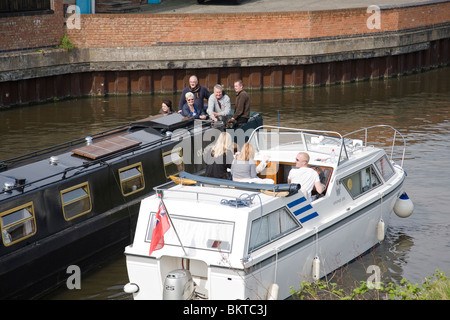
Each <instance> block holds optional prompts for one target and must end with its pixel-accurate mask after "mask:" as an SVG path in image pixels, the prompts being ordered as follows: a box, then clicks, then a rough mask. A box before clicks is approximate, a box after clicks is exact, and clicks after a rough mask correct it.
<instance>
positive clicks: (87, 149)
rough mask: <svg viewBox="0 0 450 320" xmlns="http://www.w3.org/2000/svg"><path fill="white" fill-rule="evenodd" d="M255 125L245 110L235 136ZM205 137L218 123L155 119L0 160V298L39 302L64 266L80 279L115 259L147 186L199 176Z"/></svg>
mask: <svg viewBox="0 0 450 320" xmlns="http://www.w3.org/2000/svg"><path fill="white" fill-rule="evenodd" d="M260 125H262V117H261V116H260V115H259V114H258V113H256V112H252V114H251V118H250V120H249V122H248V123H247V124H246V125H244V126H245V127H242V128H239V129H238V130H240V129H241V130H242V131H240V132H241V133H242V132H244V133H245V132H249V131H251V129H254V128H256V127H258V126H260ZM212 130H219V131H220V130H222V131H223V130H225V127H224V124H213V123H212V122H211V121H208V120H206V121H198V120H193V119H185V118H182V116H181V115H179V114H171V115H168V116H163V117H161V116H155V117H152V118H148V119H143V120H142V121H139V122H136V123H132V124H129V125H126V126H122V127H119V128H114V129H111V130H108V131H106V132H102V133H99V134H96V135H92V136H91V137H87V138H82V139H78V140H74V141H70V142H67V143H64V144H61V145H57V146H54V147H50V148H46V149H43V150H40V151H37V152H33V153H30V154H27V155H24V156H20V157H16V158H13V159H9V160H4V161H2V162H0V228H1V239H2V241H1V243H0V299H33V298H38V297H40V296H42V295H43V294H45V293H47V292H48V291H49V290H52V289H54V288H56V287H57V286H59V285H61V284H63V283H65V282H66V280H67V279H68V277H69V276H70V274H69V273H68V267H69V266H72V265H75V266H78V267H79V268H80V270H81V272H82V273H85V272H87V271H89V270H90V269H92V268H93V267H95V266H97V265H98V264H99V263H101V262H102V261H105V260H106V259H107V258H108V257H110V256H111V255H113V254H116V253H119V252H123V248H124V247H125V246H127V245H128V244H130V243H131V242H132V239H133V235H134V231H135V227H136V221H137V214H138V210H139V204H140V201H141V200H142V199H143V198H145V197H147V196H148V195H149V194H150V193H152V192H153V187H154V186H157V185H160V184H162V183H165V182H167V181H168V180H169V179H170V176H171V175H176V174H177V173H179V172H180V171H187V172H190V173H201V172H202V170H204V162H203V161H202V150H203V148H204V147H205V146H206V145H208V144H209V143H211V141H213V140H208V139H205V137H207V136H209V137H210V138H211V137H212V136H213V133H212ZM236 132H237V130H236ZM235 137H236V136H235ZM210 138H209V139H210ZM205 140H208V141H205Z"/></svg>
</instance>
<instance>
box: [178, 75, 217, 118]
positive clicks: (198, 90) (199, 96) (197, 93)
mask: <svg viewBox="0 0 450 320" xmlns="http://www.w3.org/2000/svg"><path fill="white" fill-rule="evenodd" d="M189 91H190V92H192V93H193V94H194V99H195V104H196V105H199V106H202V109H203V111H204V112H205V113H206V109H208V105H206V108H205V106H204V105H205V101H204V100H206V101H208V98H209V96H210V95H211V94H210V93H209V91H208V89H206V88H205V87H204V86H201V85H200V84H199V83H198V78H197V76H190V78H189V86H188V87H187V88H184V89H183V92H182V93H181V97H180V103H179V104H178V112H181V109H182V108H183V105H184V104H185V103H186V93H187V92H189Z"/></svg>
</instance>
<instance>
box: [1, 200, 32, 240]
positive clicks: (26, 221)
mask: <svg viewBox="0 0 450 320" xmlns="http://www.w3.org/2000/svg"><path fill="white" fill-rule="evenodd" d="M0 217H1V219H0V223H1V228H2V239H3V244H4V245H5V246H10V245H12V244H14V243H16V242H18V241H21V240H23V239H26V238H28V237H31V236H32V235H34V234H35V233H36V220H35V217H34V206H33V202H30V203H27V204H25V205H22V206H20V207H16V208H14V209H11V210H8V211H5V212H2V213H0Z"/></svg>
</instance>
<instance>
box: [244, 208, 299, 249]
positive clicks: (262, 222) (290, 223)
mask: <svg viewBox="0 0 450 320" xmlns="http://www.w3.org/2000/svg"><path fill="white" fill-rule="evenodd" d="M298 228H301V226H300V225H299V224H298V223H297V222H296V220H295V219H294V218H293V217H292V216H291V214H290V213H289V212H288V210H287V209H286V207H282V208H280V209H277V210H275V211H273V212H271V213H269V214H267V215H265V216H263V217H261V218H258V219H256V220H254V221H253V222H252V227H251V230H250V243H249V252H250V251H252V250H254V249H256V248H258V247H261V246H263V245H265V244H267V243H269V242H271V241H273V240H276V239H278V238H280V237H282V236H283V235H285V234H287V233H290V232H291V231H293V230H296V229H298Z"/></svg>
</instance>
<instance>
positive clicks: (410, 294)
mask: <svg viewBox="0 0 450 320" xmlns="http://www.w3.org/2000/svg"><path fill="white" fill-rule="evenodd" d="M338 287H339V286H338V285H337V284H336V283H330V282H327V281H325V280H318V281H316V282H313V283H309V282H306V281H303V282H302V283H301V285H300V288H299V289H298V290H295V289H294V288H293V287H291V294H292V297H293V298H294V299H300V300H450V280H449V279H447V277H446V276H445V274H444V272H442V271H439V270H436V272H435V273H434V274H433V275H432V276H430V277H428V278H426V279H425V280H424V282H423V284H422V286H419V284H411V283H410V282H409V281H408V280H406V279H402V280H401V281H400V283H399V284H394V283H392V282H389V283H387V284H384V283H382V282H380V283H377V284H376V286H374V285H373V284H370V283H368V282H367V281H361V282H360V285H359V286H358V287H356V288H354V289H343V288H338Z"/></svg>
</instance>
